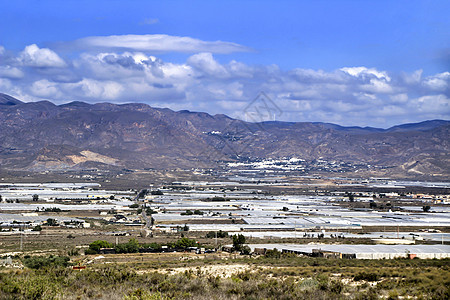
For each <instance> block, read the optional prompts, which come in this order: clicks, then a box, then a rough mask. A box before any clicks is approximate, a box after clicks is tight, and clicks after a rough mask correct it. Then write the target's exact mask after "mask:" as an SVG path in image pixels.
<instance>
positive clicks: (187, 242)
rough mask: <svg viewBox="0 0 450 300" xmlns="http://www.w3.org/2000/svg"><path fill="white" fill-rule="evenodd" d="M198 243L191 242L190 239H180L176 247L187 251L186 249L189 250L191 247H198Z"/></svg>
mask: <svg viewBox="0 0 450 300" xmlns="http://www.w3.org/2000/svg"><path fill="white" fill-rule="evenodd" d="M197 245H198V244H197V242H196V241H195V240H191V239H188V238H185V237H184V238H181V239H179V240H178V241H177V242H176V243H175V246H176V247H178V248H183V249H186V248H189V247H197Z"/></svg>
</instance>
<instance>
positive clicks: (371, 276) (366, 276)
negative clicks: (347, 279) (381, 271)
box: [353, 272, 379, 281]
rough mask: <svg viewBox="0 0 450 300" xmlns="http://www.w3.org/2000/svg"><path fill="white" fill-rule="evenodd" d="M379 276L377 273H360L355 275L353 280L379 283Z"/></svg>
mask: <svg viewBox="0 0 450 300" xmlns="http://www.w3.org/2000/svg"><path fill="white" fill-rule="evenodd" d="M378 279H379V276H378V274H375V273H364V272H362V273H358V274H356V275H355V277H353V280H355V281H361V280H365V281H378Z"/></svg>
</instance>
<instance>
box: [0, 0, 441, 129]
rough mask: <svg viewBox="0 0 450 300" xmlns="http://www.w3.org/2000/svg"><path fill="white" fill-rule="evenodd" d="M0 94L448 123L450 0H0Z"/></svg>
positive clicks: (344, 120)
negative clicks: (264, 101) (258, 100)
mask: <svg viewBox="0 0 450 300" xmlns="http://www.w3.org/2000/svg"><path fill="white" fill-rule="evenodd" d="M0 11H1V12H2V14H1V15H2V17H1V18H0V92H2V93H6V94H9V95H11V96H14V97H16V98H18V99H20V100H22V101H26V102H30V101H40V100H50V101H52V102H54V103H56V104H62V103H67V102H71V101H85V102H89V103H98V102H111V103H128V102H141V103H147V104H149V105H151V106H154V107H168V108H171V109H173V110H184V109H187V110H192V111H205V112H208V113H210V114H218V113H224V114H227V115H229V116H231V117H235V118H240V119H246V118H247V116H246V108H247V107H248V105H249V104H250V103H252V101H253V100H254V99H255V97H257V96H258V95H260V93H261V92H264V93H265V95H267V97H268V99H269V101H271V103H272V104H273V106H275V107H276V108H277V112H278V113H277V115H276V116H273V117H272V118H274V119H276V120H280V121H292V122H310V121H313V122H329V123H336V124H340V125H344V126H372V127H382V128H387V127H390V126H393V125H397V124H402V123H411V122H420V121H424V120H431V119H447V120H448V119H450V107H449V103H450V101H449V98H450V18H449V17H448V15H450V1H441V0H428V1H425V0H424V1H414V0H407V1H403V0H398V1H390V0H389V1H387V0H386V1H385V0H376V1H371V0H366V1H360V0H351V1H350V0H329V1H324V0H315V1H283V0H278V1H263V0H260V1H242V0H241V1H233V0H228V1H141V0H128V1H117V0H101V1H95V0H89V1H87V0H76V1H75V0H65V1H60V0H58V1H50V0H39V1H38V0H28V1H23V0H15V1H6V0H1V1H0Z"/></svg>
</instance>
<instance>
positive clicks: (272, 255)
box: [264, 249, 281, 258]
mask: <svg viewBox="0 0 450 300" xmlns="http://www.w3.org/2000/svg"><path fill="white" fill-rule="evenodd" d="M264 256H265V257H268V258H281V252H280V251H278V250H277V249H273V250H267V251H266V254H265V255H264Z"/></svg>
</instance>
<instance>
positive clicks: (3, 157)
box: [0, 94, 450, 178]
mask: <svg viewBox="0 0 450 300" xmlns="http://www.w3.org/2000/svg"><path fill="white" fill-rule="evenodd" d="M449 132H450V121H445V120H431V121H424V122H420V123H413V124H403V125H399V126H394V127H391V128H388V129H381V128H371V127H364V128H362V127H343V126H339V125H335V124H330V123H319V122H278V121H270V122H258V123H252V122H245V121H242V120H237V119H233V118H230V117H228V116H226V115H221V114H218V115H210V114H207V113H203V112H190V111H186V110H183V111H173V110H170V109H167V108H153V107H150V106H148V105H146V104H141V103H129V104H120V105H117V104H111V103H97V104H88V103H84V102H77V101H76V102H71V103H67V104H62V105H55V104H53V103H52V102H49V101H39V102H28V103H25V102H22V101H20V100H18V99H15V98H13V97H11V96H8V95H5V94H0V169H5V170H29V171H44V170H45V171H52V170H77V169H84V168H93V167H95V168H99V169H108V168H119V169H120V168H127V169H146V168H150V169H161V170H163V169H173V168H203V167H205V168H206V167H214V166H218V165H220V164H222V163H223V162H224V161H237V160H242V159H248V158H257V159H261V158H281V157H297V158H302V159H305V160H307V161H308V160H317V159H325V160H332V161H340V162H349V163H358V164H360V163H362V164H371V165H380V166H387V167H389V168H388V169H389V170H390V171H389V172H394V173H395V174H400V175H405V176H416V175H417V176H439V177H447V178H448V176H449V175H450V154H449V153H450V152H449V149H450V148H449V141H450V139H449V137H450V135H449Z"/></svg>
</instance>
